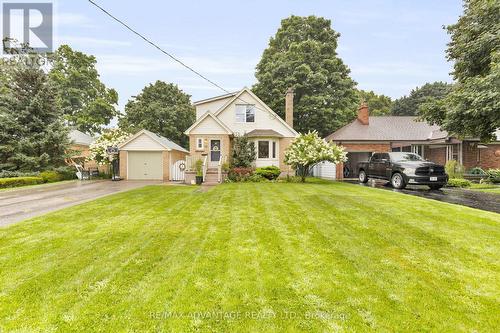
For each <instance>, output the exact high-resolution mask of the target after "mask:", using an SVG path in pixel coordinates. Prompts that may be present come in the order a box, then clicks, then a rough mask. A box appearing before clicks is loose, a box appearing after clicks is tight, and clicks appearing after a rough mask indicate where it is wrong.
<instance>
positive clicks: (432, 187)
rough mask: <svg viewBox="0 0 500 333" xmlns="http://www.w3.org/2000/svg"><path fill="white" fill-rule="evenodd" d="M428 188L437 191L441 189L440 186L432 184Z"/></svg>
mask: <svg viewBox="0 0 500 333" xmlns="http://www.w3.org/2000/svg"><path fill="white" fill-rule="evenodd" d="M429 187H430V188H431V190H439V189H441V187H443V185H442V184H433V185H429Z"/></svg>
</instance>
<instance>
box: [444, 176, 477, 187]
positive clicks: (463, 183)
mask: <svg viewBox="0 0 500 333" xmlns="http://www.w3.org/2000/svg"><path fill="white" fill-rule="evenodd" d="M446 185H447V186H449V187H470V186H471V185H472V183H471V182H470V181H468V180H467V179H462V178H450V179H449V180H448V184H446Z"/></svg>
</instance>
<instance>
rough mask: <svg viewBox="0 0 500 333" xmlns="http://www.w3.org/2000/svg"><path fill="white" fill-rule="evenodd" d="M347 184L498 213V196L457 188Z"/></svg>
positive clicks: (499, 207) (499, 202)
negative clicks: (401, 187) (430, 188)
mask: <svg viewBox="0 0 500 333" xmlns="http://www.w3.org/2000/svg"><path fill="white" fill-rule="evenodd" d="M346 182H349V183H355V184H359V185H360V186H370V187H376V188H381V189H385V190H389V191H394V192H401V193H405V194H409V195H414V196H418V197H423V198H427V199H433V200H438V201H443V202H448V203H452V204H458V205H462V206H467V207H472V208H477V209H482V210H487V211H490V212H495V213H500V195H498V194H493V193H485V192H481V191H473V190H464V189H459V188H442V189H440V190H437V191H436V190H434V191H432V190H429V187H427V186H414V185H409V186H407V187H406V188H405V189H404V190H397V189H395V188H393V187H392V186H391V185H390V184H389V183H388V182H386V181H381V180H373V179H371V180H370V181H369V182H368V183H366V184H361V183H359V182H358V181H357V180H352V181H351V180H349V181H346Z"/></svg>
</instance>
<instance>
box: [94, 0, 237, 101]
mask: <svg viewBox="0 0 500 333" xmlns="http://www.w3.org/2000/svg"><path fill="white" fill-rule="evenodd" d="M88 1H89V2H90V3H91V4H93V5H94V6H96V7H97V8H99V9H100V10H101V11H102V12H104V13H105V14H106V15H108V16H109V17H111V18H112V19H113V20H115V21H116V22H118V23H120V24H121V25H123V26H124V27H125V28H127V29H128V30H130V31H131V32H132V33H134V34H135V35H137V36H139V37H140V38H141V39H143V40H144V41H145V42H147V43H148V44H150V45H151V46H153V47H154V48H156V49H158V50H159V51H160V52H162V53H163V54H165V55H166V56H168V57H170V59H172V60H174V61H176V62H177V63H179V64H181V65H182V66H184V67H185V68H187V69H188V70H190V71H191V72H193V73H194V74H196V75H198V76H199V77H201V78H202V79H203V80H205V81H207V82H209V83H210V84H212V85H214V86H215V87H217V88H219V89H221V90H222V91H224V92H226V93H228V94H229V93H231V92H230V91H228V90H226V89H224V88H223V87H221V86H220V85H218V84H217V83H215V82H214V81H212V80H210V79H209V78H207V77H206V76H205V75H203V74H201V73H200V72H198V71H197V70H195V69H193V68H192V67H190V66H188V65H186V64H185V63H184V62H183V61H182V60H180V59H178V58H177V57H175V56H174V55H172V54H170V53H168V52H167V51H165V50H164V49H162V48H161V47H160V46H158V45H156V44H155V43H154V42H152V41H151V40H149V39H148V38H147V37H145V36H143V35H142V34H141V33H139V32H137V31H136V30H134V29H132V28H131V27H130V26H129V25H128V24H127V23H125V22H123V21H122V20H120V19H119V18H117V17H116V16H114V15H113V14H111V13H110V12H108V11H107V10H106V9H104V8H102V7H101V6H99V5H98V4H97V3H95V2H94V1H92V0H88Z"/></svg>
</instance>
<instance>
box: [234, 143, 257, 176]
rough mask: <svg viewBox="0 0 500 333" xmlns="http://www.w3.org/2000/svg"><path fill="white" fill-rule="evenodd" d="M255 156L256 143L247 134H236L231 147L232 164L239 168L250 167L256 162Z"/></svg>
mask: <svg viewBox="0 0 500 333" xmlns="http://www.w3.org/2000/svg"><path fill="white" fill-rule="evenodd" d="M255 157H256V150H255V144H254V143H253V142H252V141H250V140H249V139H248V137H247V136H245V135H243V136H239V135H236V136H235V137H234V138H233V148H232V149H231V164H232V165H233V166H235V167H237V168H249V167H251V166H252V164H253V162H255Z"/></svg>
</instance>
